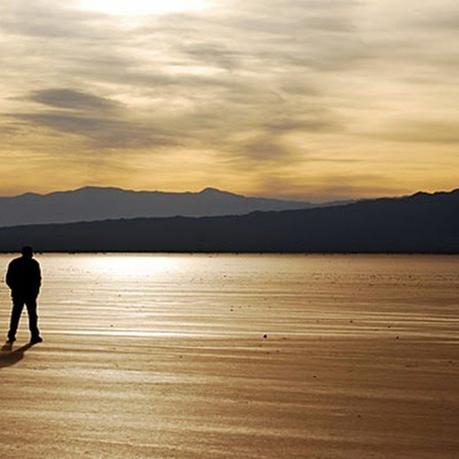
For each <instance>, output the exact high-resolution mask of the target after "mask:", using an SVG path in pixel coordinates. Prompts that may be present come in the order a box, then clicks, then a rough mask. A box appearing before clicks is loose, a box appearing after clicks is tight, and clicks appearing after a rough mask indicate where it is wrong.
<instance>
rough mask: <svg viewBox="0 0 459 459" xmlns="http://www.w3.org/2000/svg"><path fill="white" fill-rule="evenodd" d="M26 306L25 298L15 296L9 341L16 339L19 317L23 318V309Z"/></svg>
mask: <svg viewBox="0 0 459 459" xmlns="http://www.w3.org/2000/svg"><path fill="white" fill-rule="evenodd" d="M23 308H24V299H23V298H18V297H13V309H12V310H11V320H10V329H9V331H8V341H10V342H14V341H16V332H17V330H18V325H19V319H20V318H21V314H22V309H23Z"/></svg>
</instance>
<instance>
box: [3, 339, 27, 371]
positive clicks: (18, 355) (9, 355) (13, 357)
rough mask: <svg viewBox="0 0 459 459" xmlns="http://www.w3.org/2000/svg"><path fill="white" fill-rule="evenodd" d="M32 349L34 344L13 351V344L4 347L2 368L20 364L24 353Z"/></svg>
mask: <svg viewBox="0 0 459 459" xmlns="http://www.w3.org/2000/svg"><path fill="white" fill-rule="evenodd" d="M31 347H32V344H30V343H28V344H25V345H24V346H21V347H19V348H17V349H16V350H15V351H13V350H12V346H11V344H5V345H3V346H2V348H1V351H2V352H1V353H0V368H4V367H10V366H12V365H15V364H16V363H18V362H20V361H21V360H22V359H23V358H24V353H25V352H26V351H27V350H28V349H30V348H31Z"/></svg>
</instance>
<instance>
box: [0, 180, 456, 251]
mask: <svg viewBox="0 0 459 459" xmlns="http://www.w3.org/2000/svg"><path fill="white" fill-rule="evenodd" d="M24 244H31V245H33V246H34V247H35V248H36V249H37V250H39V251H69V252H81V251H102V252H103V251H119V252H138V251H140V252H249V253H250V252H267V253H269V252H282V253H308V252H323V253H332V252H333V253H334V252H336V253H358V252H365V253H449V254H459V189H458V190H455V191H451V192H440V193H434V194H428V193H417V194H415V195H412V196H408V197H402V198H384V199H375V200H365V201H359V202H357V203H353V204H347V205H341V206H334V207H323V208H315V209H301V210H287V211H275V212H260V211H256V212H252V213H250V214H248V215H241V216H235V215H234V216H224V217H201V218H194V217H193V218H191V217H173V218H135V219H122V220H106V221H99V222H81V223H74V224H52V225H32V226H21V227H12V228H0V251H3V252H5V251H15V250H17V249H18V248H19V247H21V245H24Z"/></svg>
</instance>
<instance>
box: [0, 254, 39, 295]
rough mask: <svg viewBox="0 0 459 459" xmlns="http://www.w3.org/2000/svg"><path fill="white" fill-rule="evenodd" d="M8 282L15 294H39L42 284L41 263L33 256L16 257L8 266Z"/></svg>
mask: <svg viewBox="0 0 459 459" xmlns="http://www.w3.org/2000/svg"><path fill="white" fill-rule="evenodd" d="M6 283H7V285H8V287H9V288H10V289H11V293H12V295H13V296H22V297H36V296H38V293H39V292H40V286H41V272H40V264H39V263H38V261H37V260H34V259H33V258H27V257H19V258H15V259H14V260H13V261H12V262H11V263H10V264H9V266H8V272H7V273H6Z"/></svg>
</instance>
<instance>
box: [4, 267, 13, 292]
mask: <svg viewBox="0 0 459 459" xmlns="http://www.w3.org/2000/svg"><path fill="white" fill-rule="evenodd" d="M5 280H6V285H8V287H9V288H10V289H12V288H13V286H14V281H15V275H14V264H13V263H10V264H9V265H8V270H7V272H6V279H5Z"/></svg>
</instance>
